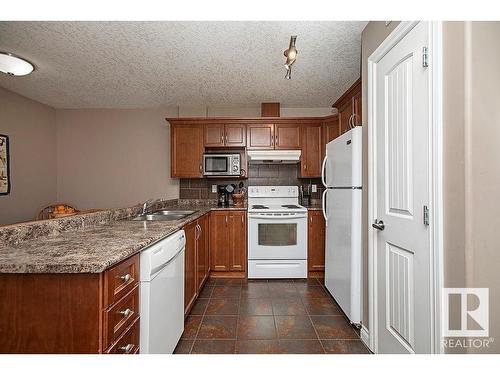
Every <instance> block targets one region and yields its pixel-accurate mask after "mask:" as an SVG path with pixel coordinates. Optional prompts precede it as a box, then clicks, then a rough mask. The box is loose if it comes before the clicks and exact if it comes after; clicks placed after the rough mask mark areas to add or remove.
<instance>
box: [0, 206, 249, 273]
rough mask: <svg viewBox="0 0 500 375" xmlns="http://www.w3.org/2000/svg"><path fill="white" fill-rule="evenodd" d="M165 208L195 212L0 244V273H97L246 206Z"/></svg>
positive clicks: (118, 222) (114, 223)
mask: <svg viewBox="0 0 500 375" xmlns="http://www.w3.org/2000/svg"><path fill="white" fill-rule="evenodd" d="M168 209H169V210H176V209H179V210H193V211H197V212H196V213H194V214H193V215H190V216H188V217H187V218H185V219H182V220H176V221H154V222H151V221H150V222H144V221H131V220H117V221H110V222H108V223H105V224H100V225H96V226H93V227H91V228H85V229H78V230H72V231H65V232H61V233H59V234H57V235H54V236H43V237H39V238H34V239H30V240H26V241H23V242H20V243H17V244H11V245H9V244H4V245H0V273H99V272H102V271H104V270H105V269H107V268H109V267H111V266H112V265H114V264H116V263H119V262H121V261H122V260H124V259H126V258H128V257H130V256H132V255H134V254H136V253H139V252H140V251H141V250H143V249H144V248H146V247H147V246H149V245H152V244H154V243H155V242H158V241H160V240H162V239H163V238H165V237H167V236H169V235H171V234H172V233H174V232H176V231H178V230H179V229H181V228H182V227H183V226H184V225H186V224H188V223H190V222H192V221H194V220H196V219H198V218H199V217H201V216H203V215H204V214H206V213H208V212H210V211H212V210H228V209H229V210H246V206H242V207H235V206H233V207H217V206H214V205H189V204H179V205H174V206H169V207H168Z"/></svg>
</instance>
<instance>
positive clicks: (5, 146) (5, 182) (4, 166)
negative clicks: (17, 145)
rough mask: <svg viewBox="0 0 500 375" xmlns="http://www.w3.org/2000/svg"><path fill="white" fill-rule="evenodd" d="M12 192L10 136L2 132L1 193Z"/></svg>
mask: <svg viewBox="0 0 500 375" xmlns="http://www.w3.org/2000/svg"><path fill="white" fill-rule="evenodd" d="M9 193H10V165H9V137H8V136H6V135H3V134H0V195H7V194H9Z"/></svg>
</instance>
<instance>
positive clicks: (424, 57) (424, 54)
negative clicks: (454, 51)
mask: <svg viewBox="0 0 500 375" xmlns="http://www.w3.org/2000/svg"><path fill="white" fill-rule="evenodd" d="M422 66H423V67H424V68H427V67H428V66H429V48H427V47H424V48H422Z"/></svg>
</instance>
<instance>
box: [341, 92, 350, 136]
mask: <svg viewBox="0 0 500 375" xmlns="http://www.w3.org/2000/svg"><path fill="white" fill-rule="evenodd" d="M351 116H352V100H349V101H348V102H347V103H345V104H344V105H343V106H342V107H340V108H339V122H340V134H344V133H345V132H347V131H349V130H350V129H351V125H350V124H349V119H350V118H351Z"/></svg>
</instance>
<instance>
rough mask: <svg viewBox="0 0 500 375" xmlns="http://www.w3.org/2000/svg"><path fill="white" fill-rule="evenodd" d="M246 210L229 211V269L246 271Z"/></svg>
mask: <svg viewBox="0 0 500 375" xmlns="http://www.w3.org/2000/svg"><path fill="white" fill-rule="evenodd" d="M245 213H246V212H245V211H234V212H230V213H229V248H230V254H229V260H230V264H229V270H230V271H245V270H246V264H247V225H246V214H245Z"/></svg>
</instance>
